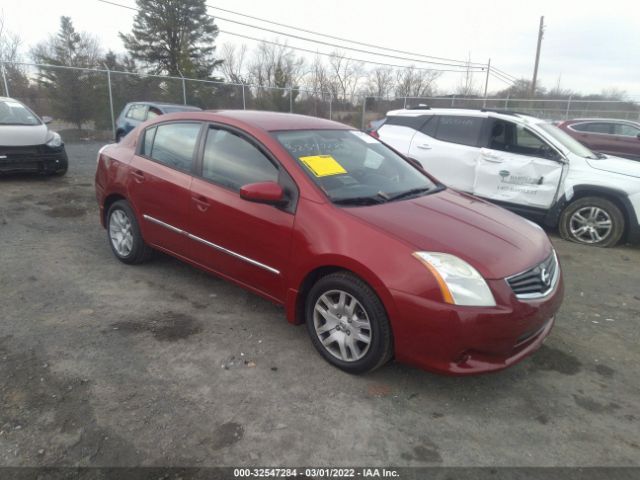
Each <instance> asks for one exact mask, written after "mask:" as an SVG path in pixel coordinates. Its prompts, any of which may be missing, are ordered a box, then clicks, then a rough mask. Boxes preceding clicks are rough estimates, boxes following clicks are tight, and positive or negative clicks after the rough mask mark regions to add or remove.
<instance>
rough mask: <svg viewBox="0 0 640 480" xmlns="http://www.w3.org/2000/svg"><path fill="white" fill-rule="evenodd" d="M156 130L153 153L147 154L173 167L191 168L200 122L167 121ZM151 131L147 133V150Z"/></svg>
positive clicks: (145, 146)
mask: <svg viewBox="0 0 640 480" xmlns="http://www.w3.org/2000/svg"><path fill="white" fill-rule="evenodd" d="M155 130H156V132H155V137H154V138H153V144H152V147H151V154H147V156H149V157H151V158H152V159H153V160H155V161H157V162H159V163H162V164H164V165H167V166H168V167H171V168H175V169H178V170H185V171H189V170H191V164H192V161H193V152H194V150H195V146H196V142H197V141H198V133H200V124H199V123H167V124H164V125H158V127H156V129H155ZM149 132H150V131H147V132H146V133H145V145H144V148H145V151H146V148H147V134H148V133H149Z"/></svg>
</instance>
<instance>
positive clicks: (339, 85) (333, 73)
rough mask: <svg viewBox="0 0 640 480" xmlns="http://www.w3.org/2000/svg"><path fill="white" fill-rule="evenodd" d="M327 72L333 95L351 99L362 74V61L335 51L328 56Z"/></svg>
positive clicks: (347, 99)
mask: <svg viewBox="0 0 640 480" xmlns="http://www.w3.org/2000/svg"><path fill="white" fill-rule="evenodd" d="M329 72H330V73H329V75H330V81H329V85H330V89H331V93H332V94H333V95H334V97H336V98H341V99H343V100H346V101H351V100H352V98H353V96H354V95H355V93H356V90H357V88H358V85H359V83H360V80H361V79H362V77H363V75H364V67H363V64H362V62H358V61H355V60H352V59H350V58H347V57H345V56H344V55H343V54H342V53H340V52H338V51H335V52H333V53H332V54H331V56H330V57H329Z"/></svg>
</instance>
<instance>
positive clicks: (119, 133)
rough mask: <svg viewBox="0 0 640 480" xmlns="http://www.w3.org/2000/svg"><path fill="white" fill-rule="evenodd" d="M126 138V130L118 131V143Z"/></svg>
mask: <svg viewBox="0 0 640 480" xmlns="http://www.w3.org/2000/svg"><path fill="white" fill-rule="evenodd" d="M123 138H124V132H118V133H116V143H120V141H121V140H122V139H123Z"/></svg>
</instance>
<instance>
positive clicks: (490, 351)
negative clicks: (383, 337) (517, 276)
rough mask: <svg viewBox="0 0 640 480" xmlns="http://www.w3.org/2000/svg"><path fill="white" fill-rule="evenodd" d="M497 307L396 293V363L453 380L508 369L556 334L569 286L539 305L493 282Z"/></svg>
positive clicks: (557, 288) (504, 284)
mask: <svg viewBox="0 0 640 480" xmlns="http://www.w3.org/2000/svg"><path fill="white" fill-rule="evenodd" d="M488 283H489V286H490V288H491V290H492V292H493V293H494V297H495V298H496V302H497V303H498V306H496V307H461V306H456V305H449V304H445V303H442V302H434V301H432V300H427V299H424V298H422V297H418V296H415V295H411V294H407V293H404V292H399V291H392V295H393V299H394V303H395V307H396V313H397V315H398V317H397V318H398V320H397V321H396V322H394V327H393V329H394V342H395V352H396V360H398V361H399V362H402V363H407V364H410V365H414V366H416V367H419V368H422V369H425V370H429V371H432V372H437V373H444V374H448V375H471V374H478V373H487V372H494V371H498V370H502V369H504V368H507V367H509V366H511V365H513V364H515V363H517V362H519V361H520V360H522V359H523V358H525V357H526V356H528V355H529V354H531V353H533V352H534V351H536V350H537V349H538V348H539V347H540V346H541V345H542V342H543V341H544V339H545V337H546V336H547V335H548V334H549V332H550V331H551V328H552V327H553V324H554V322H555V315H556V312H557V311H558V309H559V308H560V305H561V303H562V298H563V295H564V284H563V280H562V277H560V278H559V279H558V282H557V283H556V286H555V288H554V290H553V291H552V292H550V293H549V294H548V295H547V296H546V297H544V298H542V299H538V300H527V301H523V300H518V299H517V298H516V297H515V295H514V294H513V292H512V291H511V288H510V287H509V286H508V284H507V282H506V281H504V280H492V281H488Z"/></svg>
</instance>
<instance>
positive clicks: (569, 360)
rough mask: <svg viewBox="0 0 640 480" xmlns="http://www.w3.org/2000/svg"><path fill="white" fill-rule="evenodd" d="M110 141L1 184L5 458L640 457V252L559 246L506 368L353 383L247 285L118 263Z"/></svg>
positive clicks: (103, 462)
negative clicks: (533, 324)
mask: <svg viewBox="0 0 640 480" xmlns="http://www.w3.org/2000/svg"><path fill="white" fill-rule="evenodd" d="M98 147H99V146H98V145H96V144H82V145H68V151H69V154H70V159H71V162H70V163H71V166H70V170H69V173H68V175H67V176H66V177H63V178H40V177H29V176H13V177H7V178H0V245H1V250H0V399H1V404H0V465H4V466H21V465H31V466H34V465H99V466H115V465H149V466H171V465H180V466H207V465H228V466H231V465H234V466H235V465H255V464H259V465H274V466H277V465H290V466H294V465H324V466H327V465H381V466H382V465H394V466H422V465H429V466H439V465H456V466H481V465H482V466H486V465H503V466H527V465H544V466H557V465H563V466H576V465H581V466H590V465H591V466H594V465H603V466H614V465H616V466H617V465H621V466H628V465H638V464H639V463H640V461H639V459H640V435H639V432H640V409H639V407H640V372H639V369H638V365H639V364H640V348H639V347H638V340H639V335H638V331H639V329H638V321H639V318H638V317H639V313H640V288H639V287H638V285H640V248H638V247H617V248H615V249H609V250H604V249H597V248H588V247H581V246H578V245H574V244H570V243H567V242H564V241H562V240H560V239H558V238H557V237H555V236H554V237H553V242H554V244H555V245H556V246H557V249H558V251H559V253H560V258H561V261H562V263H563V266H564V272H565V279H566V284H567V289H566V299H565V303H564V305H563V307H562V310H561V312H560V314H559V318H558V321H557V326H556V327H555V329H554V330H553V332H552V334H551V336H550V337H549V339H548V340H547V342H546V344H545V346H544V347H543V348H542V349H541V350H540V351H539V352H538V353H537V354H535V355H534V356H533V357H531V358H529V359H527V360H525V361H523V362H522V363H521V364H519V365H517V366H515V367H513V368H511V369H509V370H507V371H504V372H501V373H497V374H492V375H485V376H480V377H472V378H449V377H443V376H438V375H433V374H430V373H426V372H423V371H420V370H416V369H413V368H409V367H405V366H402V365H398V364H390V365H388V366H386V367H384V368H383V369H382V370H380V371H377V372H375V373H373V374H370V375H366V376H359V377H358V376H350V375H347V374H345V373H342V372H341V371H339V370H337V369H335V368H332V367H331V366H329V365H328V364H327V363H326V362H324V361H323V360H322V359H321V358H320V357H319V355H317V353H316V352H315V350H314V349H313V347H312V346H311V343H310V341H309V339H308V338H307V333H306V330H305V329H304V328H301V327H294V326H291V325H289V324H288V323H287V322H286V320H285V318H284V313H283V310H282V309H281V308H279V307H277V306H274V305H272V304H270V303H268V302H266V301H264V300H262V299H261V298H258V297H256V296H255V295H253V294H250V293H248V292H246V291H244V290H242V289H240V288H237V287H235V286H232V285H230V284H229V283H226V282H225V281H222V280H220V279H218V278H215V277H212V276H208V275H206V274H204V273H202V272H200V271H198V270H196V269H194V268H191V267H189V266H187V265H185V264H182V263H180V262H178V261H176V260H174V259H172V258H169V257H166V256H158V257H157V258H156V259H155V260H154V261H152V262H151V263H148V264H145V265H141V266H135V267H129V266H125V265H123V264H121V263H120V262H118V261H117V260H116V259H115V258H114V257H113V255H112V253H111V251H110V249H109V247H108V244H107V240H106V234H105V231H104V230H103V229H102V228H101V227H100V225H99V223H98V216H97V206H96V203H95V197H94V191H93V173H94V168H95V157H96V152H97V149H98ZM552 235H553V234H552Z"/></svg>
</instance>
